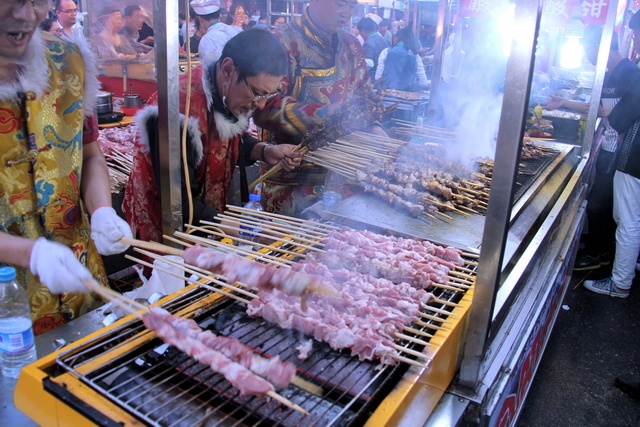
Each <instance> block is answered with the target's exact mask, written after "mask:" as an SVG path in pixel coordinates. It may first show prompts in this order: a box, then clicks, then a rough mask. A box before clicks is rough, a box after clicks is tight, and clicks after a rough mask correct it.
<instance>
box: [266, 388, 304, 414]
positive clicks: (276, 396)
mask: <svg viewBox="0 0 640 427" xmlns="http://www.w3.org/2000/svg"><path fill="white" fill-rule="evenodd" d="M267 396H269V397H270V398H272V399H274V400H277V401H278V402H280V403H282V404H283V405H284V406H286V407H287V408H291V409H293V410H294V411H296V412H300V413H301V414H304V415H311V414H310V413H308V412H307V411H306V410H305V409H304V408H303V407H301V406H300V405H298V404H296V403H293V402H292V401H290V400H289V399H287V398H286V397H284V396H281V395H279V394H278V393H276V392H275V391H271V390H270V391H268V392H267Z"/></svg>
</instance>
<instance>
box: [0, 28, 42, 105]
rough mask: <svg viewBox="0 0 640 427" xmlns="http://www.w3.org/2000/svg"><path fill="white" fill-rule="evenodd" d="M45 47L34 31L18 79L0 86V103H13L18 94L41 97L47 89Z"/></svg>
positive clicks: (37, 33) (37, 32)
mask: <svg viewBox="0 0 640 427" xmlns="http://www.w3.org/2000/svg"><path fill="white" fill-rule="evenodd" d="M45 52H46V46H45V44H44V40H43V39H42V36H41V35H40V31H39V30H38V31H36V32H35V33H34V34H33V37H32V38H31V41H30V42H29V46H27V50H26V51H25V53H24V57H23V58H22V60H21V61H20V71H19V73H18V79H17V80H16V81H14V82H9V83H3V84H0V101H5V102H6V101H15V100H16V99H17V98H16V94H17V93H18V92H27V91H33V92H35V93H36V95H37V96H41V95H42V94H44V92H45V91H46V90H47V89H48V88H49V73H48V71H49V66H48V65H47V58H46V54H45Z"/></svg>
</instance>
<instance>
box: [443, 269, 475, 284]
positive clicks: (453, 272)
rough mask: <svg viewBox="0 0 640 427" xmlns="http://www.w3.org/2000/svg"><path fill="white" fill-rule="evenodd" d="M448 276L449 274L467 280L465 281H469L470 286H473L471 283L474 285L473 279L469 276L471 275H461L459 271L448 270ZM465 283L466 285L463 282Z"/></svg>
mask: <svg viewBox="0 0 640 427" xmlns="http://www.w3.org/2000/svg"><path fill="white" fill-rule="evenodd" d="M449 274H450V275H451V276H455V277H461V278H463V279H467V280H468V281H469V283H470V284H473V283H474V277H473V276H471V275H469V274H466V273H462V272H460V271H456V270H450V271H449ZM465 283H466V282H465Z"/></svg>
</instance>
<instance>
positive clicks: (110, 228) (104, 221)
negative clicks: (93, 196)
mask: <svg viewBox="0 0 640 427" xmlns="http://www.w3.org/2000/svg"><path fill="white" fill-rule="evenodd" d="M123 237H126V238H128V239H131V238H132V234H131V228H130V227H129V224H127V222H126V221H125V220H123V219H122V218H120V217H119V216H118V214H116V211H115V210H114V209H113V208H112V207H108V206H103V207H101V208H98V209H96V210H95V211H94V212H93V214H92V215H91V238H92V239H93V240H94V242H95V243H96V247H97V248H98V252H99V253H100V255H113V254H119V253H121V252H124V251H126V250H127V248H128V247H129V245H125V244H124V243H120V242H119V240H120V239H122V238H123Z"/></svg>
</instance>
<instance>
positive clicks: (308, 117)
mask: <svg viewBox="0 0 640 427" xmlns="http://www.w3.org/2000/svg"><path fill="white" fill-rule="evenodd" d="M356 4H357V2H356V0H311V2H310V3H309V6H308V7H307V9H306V10H305V11H304V14H303V15H302V17H300V18H299V19H297V20H295V21H292V22H291V23H290V24H289V25H288V26H287V27H285V28H284V29H283V30H282V31H280V32H276V36H277V37H278V38H279V39H280V42H281V43H282V44H283V45H284V46H285V48H286V50H287V52H288V53H289V61H288V66H289V69H288V73H287V76H286V78H285V85H284V86H285V90H284V94H283V96H276V97H274V98H273V99H271V100H269V101H268V102H267V105H266V106H265V108H263V109H262V110H260V111H257V112H256V114H255V117H254V120H255V122H256V124H258V125H259V126H262V127H263V128H265V129H268V130H269V131H270V132H271V138H272V140H273V141H274V142H276V143H285V142H288V143H292V142H294V143H298V142H299V141H300V139H301V138H302V136H303V135H304V134H305V133H307V132H309V130H310V129H311V128H313V126H314V125H319V124H322V123H323V122H324V121H325V120H327V119H328V118H329V117H330V116H331V115H332V114H334V113H336V112H339V113H340V114H343V113H344V114H353V115H354V116H355V115H357V114H360V113H361V112H360V111H358V110H357V109H347V110H348V111H345V108H342V107H343V106H344V104H345V103H346V102H347V101H349V99H351V98H353V97H354V94H356V92H359V91H364V92H368V93H369V92H371V90H372V87H371V82H370V80H369V75H368V73H367V65H366V62H365V57H364V51H363V49H362V46H361V45H360V43H359V42H358V40H357V39H356V38H355V37H354V36H353V35H351V34H349V33H348V32H347V31H345V27H347V26H348V25H349V24H350V20H351V15H352V12H353V8H354V7H355V5H356ZM354 120H355V117H354ZM358 130H362V131H369V132H372V133H381V134H384V131H382V128H380V127H379V126H377V125H376V124H374V123H368V126H365V128H364V129H358ZM325 175H326V169H324V168H321V167H319V166H314V165H311V164H308V163H303V164H302V166H301V167H300V168H297V169H296V170H294V171H292V172H287V171H283V172H280V173H277V174H275V175H274V176H272V177H270V178H268V179H267V180H265V181H264V185H263V189H262V200H263V205H264V207H265V209H266V210H268V211H271V212H279V213H282V214H286V215H294V216H297V215H300V214H301V213H302V211H303V210H304V209H305V208H306V207H308V206H310V205H311V204H313V203H314V202H316V201H317V200H318V198H319V195H320V194H321V192H322V188H323V187H322V186H323V183H324V179H325Z"/></svg>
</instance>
